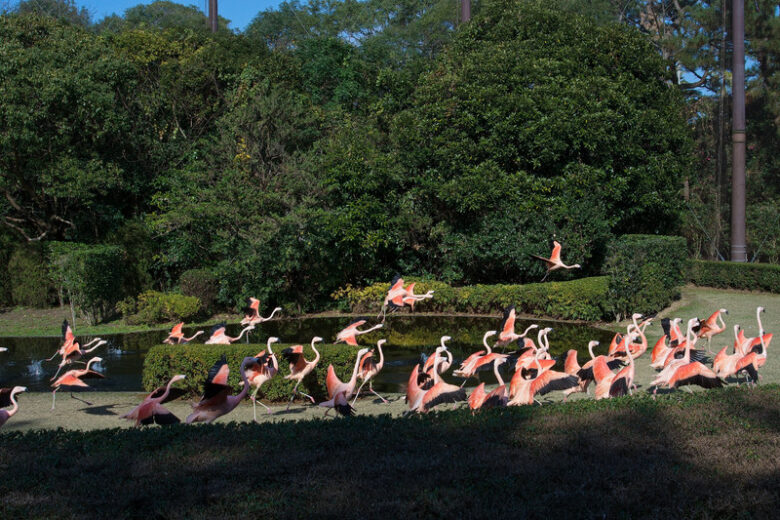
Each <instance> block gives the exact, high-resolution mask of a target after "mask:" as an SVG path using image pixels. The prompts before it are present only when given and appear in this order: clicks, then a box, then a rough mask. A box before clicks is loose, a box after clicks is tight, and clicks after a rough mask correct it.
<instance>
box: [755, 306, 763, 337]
mask: <svg viewBox="0 0 780 520" xmlns="http://www.w3.org/2000/svg"><path fill="white" fill-rule="evenodd" d="M756 321H758V335H759V336H763V335H764V326H763V325H762V324H761V311H759V310H756Z"/></svg>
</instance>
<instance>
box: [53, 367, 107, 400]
mask: <svg viewBox="0 0 780 520" xmlns="http://www.w3.org/2000/svg"><path fill="white" fill-rule="evenodd" d="M101 361H103V360H102V359H101V358H99V357H93V358H92V359H90V360H89V361H87V366H86V367H85V368H82V369H80V370H68V371H67V372H65V373H64V374H62V375H61V376H60V377H59V379H57V380H56V381H54V383H52V385H51V386H52V387H53V388H54V390H52V392H51V409H52V410H54V401H55V399H56V397H57V390H59V389H60V387H61V386H80V387H83V388H88V387H89V385H87V384H86V383H85V382H84V381H82V380H81V379H82V378H84V379H89V378H95V377H97V378H101V379H102V378H104V377H105V376H104V375H103V374H101V373H100V372H95V371H94V370H90V368H89V367H90V366H92V364H93V363H100V362H101ZM70 396H71V397H73V399H76V400H79V401H80V399H78V398H77V397H74V396H73V393H72V392H71V394H70ZM84 402H85V403H86V404H88V405H90V406H92V403H89V402H87V401H84Z"/></svg>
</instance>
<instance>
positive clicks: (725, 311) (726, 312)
mask: <svg viewBox="0 0 780 520" xmlns="http://www.w3.org/2000/svg"><path fill="white" fill-rule="evenodd" d="M719 312H722V313H724V314H728V313H729V311H728V310H726V309H721V310H720V311H719Z"/></svg>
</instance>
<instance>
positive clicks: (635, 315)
mask: <svg viewBox="0 0 780 520" xmlns="http://www.w3.org/2000/svg"><path fill="white" fill-rule="evenodd" d="M641 317H642V315H641V314H639V313H638V312H635V313H634V314H632V315H631V319H632V320H638V319H639V318H641Z"/></svg>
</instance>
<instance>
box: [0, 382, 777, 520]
mask: <svg viewBox="0 0 780 520" xmlns="http://www.w3.org/2000/svg"><path fill="white" fill-rule="evenodd" d="M777 460H780V388H778V386H776V385H772V386H763V387H759V388H756V389H746V388H734V389H726V390H721V391H712V392H700V393H697V394H694V395H687V394H683V393H675V394H671V395H669V396H664V397H662V398H659V399H658V400H657V401H652V400H651V399H649V398H648V397H641V398H623V399H615V400H611V401H600V402H594V401H577V402H574V403H569V404H568V405H562V404H552V405H549V406H544V407H538V406H534V407H522V408H510V409H503V410H493V411H488V412H486V413H480V414H478V415H476V416H472V415H471V414H470V413H469V412H468V411H467V410H460V411H454V412H442V413H437V414H431V415H429V416H425V417H411V418H407V419H397V418H392V417H390V416H388V415H380V416H359V417H354V418H351V419H342V418H339V419H333V420H317V421H315V422H311V421H306V422H304V421H299V422H290V421H288V422H279V423H266V424H262V425H255V424H247V423H243V424H236V423H228V424H216V425H199V426H186V425H180V426H177V427H173V428H169V429H161V428H152V429H149V430H144V431H139V430H134V429H110V430H94V431H88V432H74V431H65V430H45V431H27V432H4V433H2V434H0V497H1V498H0V516H2V518H34V517H57V518H83V517H86V516H88V517H89V518H105V517H110V518H129V517H157V518H206V517H211V518H214V517H219V518H222V517H231V518H234V517H247V515H252V516H253V517H261V516H263V515H265V516H268V517H272V518H302V517H316V516H324V517H328V518H332V517H337V516H338V517H342V518H369V517H374V518H378V517H381V518H399V517H407V518H409V517H413V518H419V517H434V518H460V517H478V518H504V517H509V518H516V517H528V518H543V517H544V518H550V517H560V518H603V517H607V518H647V517H651V518H661V517H667V518H713V517H718V518H770V517H773V516H775V515H776V511H777V508H778V507H779V506H780V499H779V497H778V488H777V481H778V477H780V470H778V466H777ZM85 515H86V516H85Z"/></svg>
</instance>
